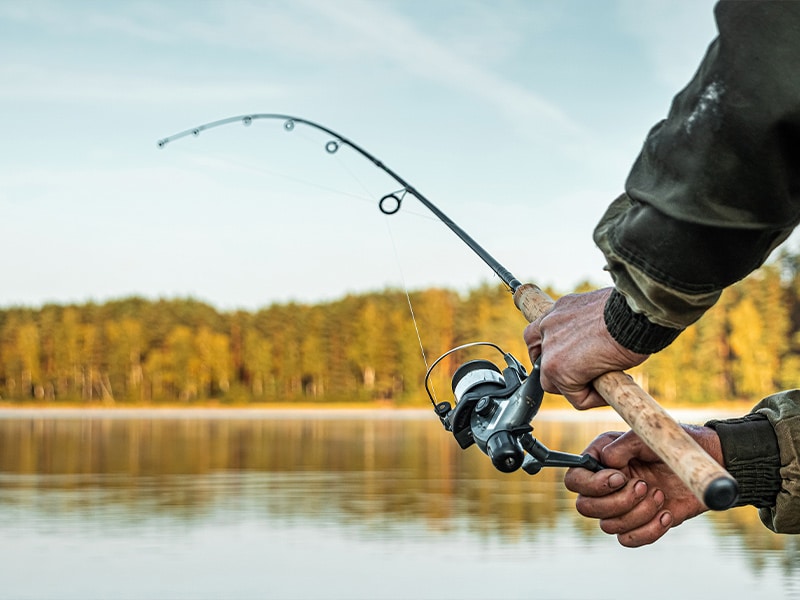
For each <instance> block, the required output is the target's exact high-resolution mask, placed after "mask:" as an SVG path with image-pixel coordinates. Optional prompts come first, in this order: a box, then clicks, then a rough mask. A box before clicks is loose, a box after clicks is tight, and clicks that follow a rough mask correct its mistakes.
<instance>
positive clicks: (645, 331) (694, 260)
mask: <svg viewBox="0 0 800 600" xmlns="http://www.w3.org/2000/svg"><path fill="white" fill-rule="evenodd" d="M714 14H715V18H716V21H717V27H718V30H719V35H718V37H717V38H716V39H715V40H714V41H713V43H712V44H711V45H710V47H709V49H708V52H707V54H706V56H705V58H704V59H703V61H702V63H701V65H700V67H699V69H698V71H697V72H696V74H695V76H694V78H693V79H692V81H691V82H690V83H689V84H688V85H687V86H686V88H684V89H683V90H682V91H681V92H680V93H679V94H678V95H677V96H676V97H675V98H674V100H673V102H672V105H671V107H670V111H669V114H668V116H667V118H666V119H664V120H663V121H661V122H660V123H658V124H656V125H655V127H653V128H652V129H651V131H650V132H649V133H648V135H647V138H646V140H645V142H644V146H643V148H642V150H641V153H640V154H639V156H638V158H637V159H636V162H635V163H634V165H633V168H632V170H631V172H630V174H629V176H628V179H627V181H626V183H625V193H624V194H623V195H622V196H620V197H619V198H618V199H617V200H615V201H614V202H613V203H612V204H611V205H610V206H609V208H608V209H607V211H606V213H605V214H604V215H603V217H602V218H601V220H600V222H599V224H598V225H597V227H596V229H595V233H594V239H595V242H596V243H597V245H598V246H599V248H600V249H601V250H602V252H603V253H604V255H605V257H606V263H607V267H606V268H607V270H608V271H609V273H610V274H611V276H612V279H613V280H614V283H615V289H614V291H613V292H612V294H611V296H610V299H609V301H608V303H607V304H606V309H605V320H606V326H607V327H608V330H609V332H610V333H611V335H612V336H613V337H614V338H615V339H616V340H617V341H618V342H619V343H620V344H622V345H623V346H624V347H626V348H628V349H630V350H633V351H635V352H639V353H642V354H651V353H653V352H657V351H659V350H661V349H663V348H664V347H666V346H667V345H669V344H670V343H671V342H672V341H673V340H674V339H675V338H676V337H677V336H678V335H679V334H680V333H681V331H683V329H685V328H686V327H687V326H689V325H690V324H692V323H694V322H695V321H697V319H699V318H700V317H701V316H702V315H703V314H704V313H705V312H706V311H707V310H708V309H709V308H710V307H711V306H713V304H714V303H715V302H716V301H717V300H718V298H719V296H720V294H721V292H722V290H723V289H724V288H726V287H727V286H729V285H731V284H733V283H734V282H736V281H738V280H740V279H742V278H744V277H745V276H747V275H748V274H749V273H751V272H752V271H753V270H755V269H756V268H758V267H759V266H760V265H761V264H763V262H764V261H765V260H766V259H767V257H768V256H769V254H770V253H771V252H772V250H774V249H775V247H776V246H778V245H779V244H780V243H781V242H782V241H784V240H785V239H786V238H787V237H788V236H789V234H790V233H791V232H792V231H793V230H794V228H795V227H796V226H797V224H798V223H799V222H800V2H770V1H763V0H729V1H726V0H722V1H720V2H719V3H718V4H717V5H716V7H715V10H714ZM798 385H800V382H798ZM767 422H768V423H769V424H770V425H771V427H769V426H766V424H767ZM715 425H718V427H717V431H718V433H720V439H721V441H722V443H723V454H724V455H725V460H726V466H727V467H729V470H731V472H732V473H733V474H734V476H735V477H737V480H739V482H740V488H741V489H742V501H743V502H744V503H750V504H754V505H755V506H759V507H760V508H759V510H760V514H761V517H762V519H763V520H764V522H765V524H766V525H767V526H768V527H770V528H771V529H773V530H775V531H778V532H784V533H789V532H800V458H798V457H799V456H800V391H797V390H794V391H788V392H782V393H780V394H776V395H774V396H770V397H768V398H766V399H764V400H763V401H761V402H760V403H759V404H758V405H757V406H756V407H755V408H754V411H753V413H752V415H751V416H749V417H748V418H743V419H741V420H731V422H717V423H716V424H715ZM742 440H747V441H748V442H747V443H744V442H743V441H742ZM750 442H752V443H750ZM776 444H777V446H776ZM773 449H774V451H773ZM728 463H730V464H728ZM734 471H736V473H734Z"/></svg>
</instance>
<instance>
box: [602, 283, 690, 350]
mask: <svg viewBox="0 0 800 600" xmlns="http://www.w3.org/2000/svg"><path fill="white" fill-rule="evenodd" d="M603 316H604V317H605V321H606V328H607V329H608V332H609V333H610V334H611V337H613V338H614V339H615V340H616V341H617V343H619V344H620V345H621V346H623V347H624V348H627V349H628V350H630V351H632V352H636V353H638V354H653V353H655V352H658V351H659V350H663V349H664V348H666V347H667V346H669V345H670V344H671V343H672V342H674V341H675V338H677V337H678V336H679V335H680V333H681V331H683V330H682V329H673V328H672V327H663V326H662V325H657V324H655V323H652V322H651V321H650V320H649V319H648V318H647V317H645V316H644V315H643V314H640V313H636V312H633V310H631V307H630V306H628V301H627V300H625V296H623V295H622V294H621V293H620V292H618V291H617V290H616V289H614V290H612V291H611V295H610V296H609V297H608V300H607V301H606V306H605V311H604V313H603Z"/></svg>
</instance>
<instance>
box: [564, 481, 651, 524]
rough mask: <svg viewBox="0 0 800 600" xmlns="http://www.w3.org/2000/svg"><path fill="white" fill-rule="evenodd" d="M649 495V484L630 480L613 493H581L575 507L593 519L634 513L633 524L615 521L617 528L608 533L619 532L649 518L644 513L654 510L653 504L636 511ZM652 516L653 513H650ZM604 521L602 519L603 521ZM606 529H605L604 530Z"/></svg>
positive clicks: (612, 517) (622, 516) (621, 516)
mask: <svg viewBox="0 0 800 600" xmlns="http://www.w3.org/2000/svg"><path fill="white" fill-rule="evenodd" d="M647 497H648V488H647V484H646V483H645V482H644V481H642V480H629V481H628V483H626V484H625V486H624V487H623V488H622V489H620V490H619V491H617V492H616V493H613V494H608V495H605V496H586V495H579V496H578V498H577V499H576V500H575V508H576V509H577V511H578V512H579V513H580V514H582V515H583V516H584V517H589V518H592V519H601V520H602V519H614V518H616V517H620V518H623V519H624V517H626V516H627V515H630V514H632V515H633V516H632V521H631V525H630V526H628V527H625V524H624V522H623V523H622V524H618V523H616V522H615V526H616V527H618V529H617V530H615V531H612V532H606V533H619V532H620V531H625V530H627V529H631V528H633V527H636V526H639V525H641V524H642V523H644V522H645V521H646V520H647V519H646V518H645V516H644V514H645V513H647V512H651V513H652V512H653V511H652V506H651V507H650V508H648V507H647V506H645V507H644V508H643V509H640V513H641V514H640V513H637V512H636V509H637V508H638V507H639V504H641V502H642V501H644V500H645V499H646V498H647ZM649 517H650V518H652V514H650V515H649ZM601 522H602V521H601ZM604 531H605V530H604Z"/></svg>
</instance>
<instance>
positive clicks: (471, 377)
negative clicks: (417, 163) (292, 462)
mask: <svg viewBox="0 0 800 600" xmlns="http://www.w3.org/2000/svg"><path fill="white" fill-rule="evenodd" d="M256 119H271V120H282V121H283V128H284V130H286V131H288V132H291V131H293V130H294V129H295V127H296V126H297V125H298V124H300V125H306V126H308V127H311V128H312V129H316V130H318V131H322V132H323V133H325V134H327V135H329V136H330V137H331V138H332V139H330V140H329V141H328V142H327V143H326V144H325V150H326V152H328V153H329V154H334V153H336V152H337V151H338V150H339V148H340V147H341V146H348V147H350V148H351V149H353V150H355V151H356V152H357V153H358V154H360V155H361V156H363V157H364V158H366V159H367V160H369V161H370V162H371V163H372V164H374V165H375V166H376V167H378V168H379V169H380V170H382V171H383V172H385V173H386V174H388V175H389V176H390V177H392V178H393V179H394V180H395V181H396V182H397V183H399V184H400V185H401V186H402V189H401V190H399V191H396V192H391V193H389V194H386V195H384V196H383V197H382V198H381V199H380V200H379V202H378V208H379V209H380V210H381V212H383V213H384V214H386V215H392V214H395V213H396V212H397V211H399V210H400V206H401V205H402V202H403V199H404V198H405V196H406V195H407V194H411V195H412V196H414V197H415V198H416V199H417V200H419V201H420V202H421V203H422V204H423V205H424V206H425V207H426V208H428V209H429V210H430V211H431V212H432V213H433V214H434V215H436V217H438V218H439V220H441V221H442V222H443V223H444V224H445V225H447V227H449V228H450V229H451V230H452V231H453V232H454V233H455V234H456V235H457V236H458V237H459V238H460V239H461V240H462V241H463V242H464V243H466V244H467V246H469V247H470V248H471V249H472V250H473V252H475V253H476V254H477V255H478V256H479V257H480V258H481V259H483V261H484V262H485V263H486V264H487V265H488V266H489V267H490V268H491V269H492V270H493V271H494V272H495V273H496V274H497V275H498V276H499V277H500V279H501V280H502V281H503V283H505V284H506V285H507V286H508V288H509V290H510V291H511V292H512V293H513V297H514V304H515V305H516V306H517V308H518V309H519V310H520V311H521V312H522V314H523V315H524V316H525V318H526V319H527V320H528V322H533V321H535V320H536V319H538V318H539V317H540V316H542V315H543V314H545V313H546V312H547V311H549V310H550V308H551V307H552V306H553V300H552V299H551V298H550V297H549V296H548V295H547V294H546V293H545V292H543V291H542V290H541V288H539V287H538V286H536V285H534V284H531V283H525V284H523V283H521V282H520V281H519V280H518V279H517V278H516V277H514V276H513V275H512V274H511V273H510V272H509V271H508V270H507V269H506V268H505V267H503V266H502V265H501V264H500V263H499V262H498V261H497V260H496V259H495V258H494V257H493V256H492V255H491V254H489V253H488V252H487V251H486V250H484V249H483V248H482V247H481V246H480V244H478V243H477V242H476V241H475V240H474V239H472V237H470V236H469V235H468V234H467V233H466V232H465V231H464V230H463V229H461V227H459V226H458V225H456V224H455V223H454V222H453V220H452V219H450V218H449V217H448V216H447V215H445V214H444V213H443V212H442V211H441V210H439V208H438V207H436V206H435V205H434V204H433V203H432V202H431V201H430V200H428V199H427V198H425V196H423V195H422V194H421V193H420V192H419V191H417V190H416V188H414V187H413V186H412V185H410V184H409V183H408V182H406V181H405V180H404V179H403V178H402V177H400V176H399V175H398V174H397V173H395V172H394V171H393V170H391V169H390V168H389V167H387V166H386V165H385V164H384V163H383V162H382V161H380V160H378V159H377V158H376V157H375V156H373V155H372V154H370V153H369V152H367V151H366V150H364V149H363V148H362V147H361V146H359V145H357V144H355V143H354V142H352V141H351V140H349V139H347V138H346V137H344V136H343V135H341V134H339V133H337V132H335V131H333V130H332V129H329V128H328V127H325V126H324V125H320V124H319V123H315V122H313V121H309V120H308V119H303V118H300V117H293V116H290V115H284V114H275V113H257V114H249V115H240V116H236V117H228V118H226V119H220V120H218V121H212V122H210V123H205V124H203V125H198V126H197V127H192V128H191V129H187V130H185V131H181V132H178V133H175V134H173V135H170V136H167V137H165V138H162V139H160V140H159V141H158V147H159V148H164V147H165V146H166V145H167V144H169V143H170V142H173V141H175V140H177V139H180V138H183V137H188V136H194V137H197V136H199V135H200V133H201V132H202V131H205V130H207V129H212V128H214V127H220V126H223V125H227V124H230V123H236V122H240V123H242V124H243V125H245V126H249V125H251V124H252V122H253V121H254V120H256ZM480 344H486V345H489V346H494V347H495V348H497V346H495V345H494V344H488V343H485V342H479V343H477V345H480ZM464 347H465V346H460V347H459V348H454V349H452V350H450V351H448V352H446V353H445V354H444V355H442V356H441V357H440V358H439V359H437V360H436V361H435V362H434V363H433V365H432V366H431V367H430V368H429V369H428V372H427V373H426V375H425V388H426V391H428V395H429V396H430V398H431V402H432V404H433V405H434V410H435V412H436V414H437V416H438V417H439V420H440V421H441V423H442V425H443V426H444V427H445V429H446V430H447V431H449V432H451V433H453V435H454V437H455V438H456V441H457V442H458V443H459V445H460V446H461V447H462V448H467V447H468V446H470V445H472V444H477V445H478V447H479V448H480V449H481V450H482V451H483V452H484V453H486V454H487V455H488V456H489V457H490V458H491V460H492V463H493V464H494V466H495V467H496V468H497V469H498V470H500V471H504V472H511V471H515V470H517V469H519V468H520V467H522V468H523V470H525V471H527V472H528V473H530V474H533V473H534V472H537V471H538V469H539V468H541V466H584V467H586V468H591V469H593V470H596V469H598V468H601V465H599V464H597V463H596V461H594V462H592V460H589V459H591V457H588V458H587V457H586V455H584V457H578V456H576V455H566V454H564V453H552V452H550V451H549V450H547V449H546V448H544V446H542V445H541V444H539V443H538V442H536V440H535V439H534V438H533V437H532V436H531V431H532V430H533V428H532V427H531V425H530V421H531V420H532V419H533V417H534V416H535V414H536V412H537V411H538V409H539V405H540V404H541V400H542V397H543V395H544V392H543V391H542V390H541V385H540V384H539V361H537V362H536V363H535V364H534V369H533V373H532V375H530V376H529V375H528V374H527V372H526V371H525V369H524V367H522V365H521V363H520V362H519V361H518V360H517V359H516V358H514V357H513V356H511V355H510V354H508V353H504V352H502V350H500V351H501V353H503V355H504V358H505V360H506V364H507V367H506V369H504V370H502V371H501V370H500V369H499V368H498V367H497V366H496V365H494V364H493V363H491V362H490V361H486V360H480V361H470V362H468V363H466V364H464V365H462V366H461V367H459V368H458V369H457V370H456V372H455V374H454V375H453V381H452V388H453V394H454V397H455V400H456V403H455V406H452V405H451V404H450V403H449V402H440V403H436V402H435V400H434V398H433V396H432V394H431V393H430V390H428V378H429V377H430V374H431V370H432V369H433V368H434V367H435V366H436V365H437V364H439V362H440V361H441V359H442V358H444V357H445V356H447V355H449V354H451V353H452V352H455V351H456V350H459V349H461V348H464ZM498 349H499V348H498ZM592 385H593V386H594V388H595V389H596V390H597V392H598V393H599V394H600V395H601V396H602V397H603V399H604V400H605V401H606V402H607V403H608V404H609V405H610V406H611V407H612V408H614V410H615V411H616V412H617V413H618V414H619V415H620V416H621V417H622V418H623V419H624V420H625V422H626V423H627V424H628V425H629V426H630V427H631V429H632V430H633V431H635V432H636V433H637V434H638V435H639V437H640V438H642V440H643V441H644V442H645V443H646V444H647V445H648V446H649V447H650V448H651V449H652V450H653V451H654V452H655V453H656V455H658V457H659V458H661V460H663V461H664V463H665V464H666V465H667V466H669V467H670V468H671V469H672V470H673V471H674V472H675V474H676V475H678V477H679V478H680V479H681V481H683V483H684V484H685V485H686V486H687V487H688V488H689V489H690V490H691V491H692V493H693V494H694V495H695V496H696V497H697V498H698V500H700V501H701V502H703V503H704V504H705V505H706V506H707V507H708V508H711V509H713V510H724V509H726V508H730V507H731V506H733V504H734V503H735V501H736V498H737V497H738V487H737V484H736V480H735V479H734V478H733V477H732V476H731V475H730V474H729V473H728V472H727V471H726V470H725V469H724V468H723V467H722V466H720V465H719V464H718V463H717V462H716V461H715V460H714V459H713V458H712V457H711V456H710V455H708V454H707V453H706V451H705V450H703V449H702V448H701V447H700V445H699V444H698V443H697V442H696V441H695V440H694V439H692V438H691V437H690V436H689V434H688V433H686V431H684V429H683V428H681V426H680V425H678V423H676V422H675V421H674V420H673V419H672V417H671V416H670V415H669V414H668V413H667V412H666V411H665V410H664V409H663V408H662V407H661V406H659V404H658V403H657V402H656V401H655V400H654V399H653V398H652V397H651V396H650V395H649V394H647V392H645V391H644V390H643V389H642V388H641V387H639V386H638V385H637V384H636V383H635V382H634V381H633V379H632V378H631V377H630V376H629V375H627V374H625V373H623V372H621V371H615V372H610V373H605V374H603V375H600V376H599V377H597V378H596V379H595V380H594V381H593V382H592ZM526 453H527V454H526ZM531 460H534V461H535V462H534V463H531ZM526 465H527V467H528V468H526Z"/></svg>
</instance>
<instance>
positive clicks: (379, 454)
mask: <svg viewBox="0 0 800 600" xmlns="http://www.w3.org/2000/svg"><path fill="white" fill-rule="evenodd" d="M592 412H593V413H594V412H597V411H592ZM602 414H603V415H606V416H601V417H597V416H590V413H569V414H566V415H565V416H567V417H569V418H567V419H564V420H562V419H561V418H560V415H558V414H555V415H549V414H547V413H543V414H540V415H539V416H538V417H537V420H536V421H535V422H534V425H535V426H536V431H535V435H536V436H537V438H538V439H539V440H541V441H542V442H544V443H545V444H546V445H547V446H549V447H550V448H552V449H558V450H565V451H570V452H580V451H581V450H582V449H583V447H584V446H585V445H586V444H588V442H589V441H590V440H591V439H592V438H593V437H594V436H595V435H596V434H597V433H599V432H601V431H605V430H607V429H620V428H621V425H620V423H619V422H618V421H616V420H614V419H612V417H611V416H610V415H608V413H602ZM704 418H705V417H704V416H700V417H698V418H697V419H691V418H688V419H684V420H686V421H689V422H702V420H703V419H704ZM606 419H608V422H606ZM562 477H563V469H554V470H547V469H545V470H544V471H542V472H541V473H539V474H538V475H535V476H529V475H527V474H525V473H522V472H518V473H513V474H503V473H499V472H497V471H495V470H494V469H493V467H492V466H491V464H490V462H489V460H488V459H487V458H486V457H485V456H484V455H483V454H481V453H480V451H479V450H477V449H476V448H474V447H472V448H470V449H468V450H466V451H462V450H461V449H460V448H459V447H458V445H457V444H456V442H455V440H453V438H452V437H451V436H450V434H447V433H446V432H444V431H443V430H442V428H441V426H440V425H439V423H438V420H437V419H436V418H435V417H434V415H433V414H432V412H428V411H425V412H399V411H375V412H369V411H364V412H359V411H349V412H348V411H345V412H341V411H340V412H295V413H285V412H271V411H95V412H69V411H60V412H59V411H23V412H21V411H0V598H14V599H26V598H35V599H63V598H75V599H81V600H89V599H94V598H98V599H99V598H103V599H121V598H136V599H138V598H153V599H173V598H193V599H207V598H225V599H249V598H274V599H281V600H283V599H287V600H288V599H317V598H318V599H370V600H378V599H459V600H462V599H471V598H475V599H481V600H486V599H488V598H503V599H514V598H532V599H533V598H535V599H550V598H563V599H580V598H591V599H603V598H609V599H612V598H613V599H616V600H619V599H625V598H631V599H634V598H635V599H637V600H641V598H647V599H658V598H665V599H666V598H670V599H674V598H703V599H706V600H707V599H711V598H725V599H736V598H800V545H798V538H797V537H795V536H778V535H775V534H772V533H770V532H769V531H768V530H766V529H765V528H764V527H763V526H762V525H761V524H760V522H759V521H758V518H757V516H756V512H755V509H752V508H742V509H736V510H733V511H727V512H725V513H715V514H706V515H703V516H702V517H699V518H697V519H694V520H692V521H689V522H687V523H685V524H684V525H682V526H681V527H679V528H676V529H675V530H673V531H671V532H669V533H668V534H667V535H666V537H665V538H663V539H662V540H661V541H660V542H658V543H657V544H654V545H652V546H649V547H645V548H640V549H636V550H632V549H625V548H622V547H620V546H619V545H618V544H617V542H616V539H615V538H614V537H612V536H608V535H605V534H603V533H602V532H600V530H599V529H598V527H597V524H596V522H594V521H591V520H588V519H585V518H583V517H581V516H580V515H578V514H577V513H576V512H575V510H574V506H573V502H574V498H573V495H572V494H571V493H569V492H567V491H566V490H565V489H564V488H563V485H562V483H561V481H562Z"/></svg>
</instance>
